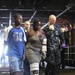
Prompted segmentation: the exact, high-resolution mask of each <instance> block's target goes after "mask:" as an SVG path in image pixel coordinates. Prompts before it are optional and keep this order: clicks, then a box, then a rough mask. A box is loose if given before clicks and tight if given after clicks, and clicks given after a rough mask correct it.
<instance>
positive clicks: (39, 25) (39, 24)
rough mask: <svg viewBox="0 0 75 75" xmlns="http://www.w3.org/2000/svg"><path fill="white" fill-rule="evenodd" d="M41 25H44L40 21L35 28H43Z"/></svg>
mask: <svg viewBox="0 0 75 75" xmlns="http://www.w3.org/2000/svg"><path fill="white" fill-rule="evenodd" d="M41 26H42V24H41V22H38V23H37V24H36V26H35V30H36V31H37V30H39V29H41Z"/></svg>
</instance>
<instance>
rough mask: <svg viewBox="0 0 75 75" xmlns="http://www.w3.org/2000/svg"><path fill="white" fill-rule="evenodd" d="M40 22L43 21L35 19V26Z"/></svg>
mask: <svg viewBox="0 0 75 75" xmlns="http://www.w3.org/2000/svg"><path fill="white" fill-rule="evenodd" d="M38 22H41V21H40V20H39V19H34V21H33V28H34V27H35V26H36V25H37V24H38Z"/></svg>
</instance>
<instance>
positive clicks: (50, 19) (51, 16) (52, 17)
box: [49, 15, 56, 25]
mask: <svg viewBox="0 0 75 75" xmlns="http://www.w3.org/2000/svg"><path fill="white" fill-rule="evenodd" d="M55 22H56V16H55V15H50V16H49V24H50V25H54V24H55Z"/></svg>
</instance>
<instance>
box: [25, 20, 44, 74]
mask: <svg viewBox="0 0 75 75" xmlns="http://www.w3.org/2000/svg"><path fill="white" fill-rule="evenodd" d="M41 26H42V23H41V22H40V21H39V20H38V19H35V20H34V22H33V28H32V29H30V30H29V31H28V32H27V38H28V43H27V45H26V56H27V58H28V61H29V63H30V71H31V75H39V62H40V60H41V48H42V40H43V38H44V34H43V31H42V30H41Z"/></svg>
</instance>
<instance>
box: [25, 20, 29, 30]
mask: <svg viewBox="0 0 75 75" xmlns="http://www.w3.org/2000/svg"><path fill="white" fill-rule="evenodd" d="M24 27H25V29H26V30H29V29H30V22H29V21H26V22H25V23H24Z"/></svg>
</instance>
